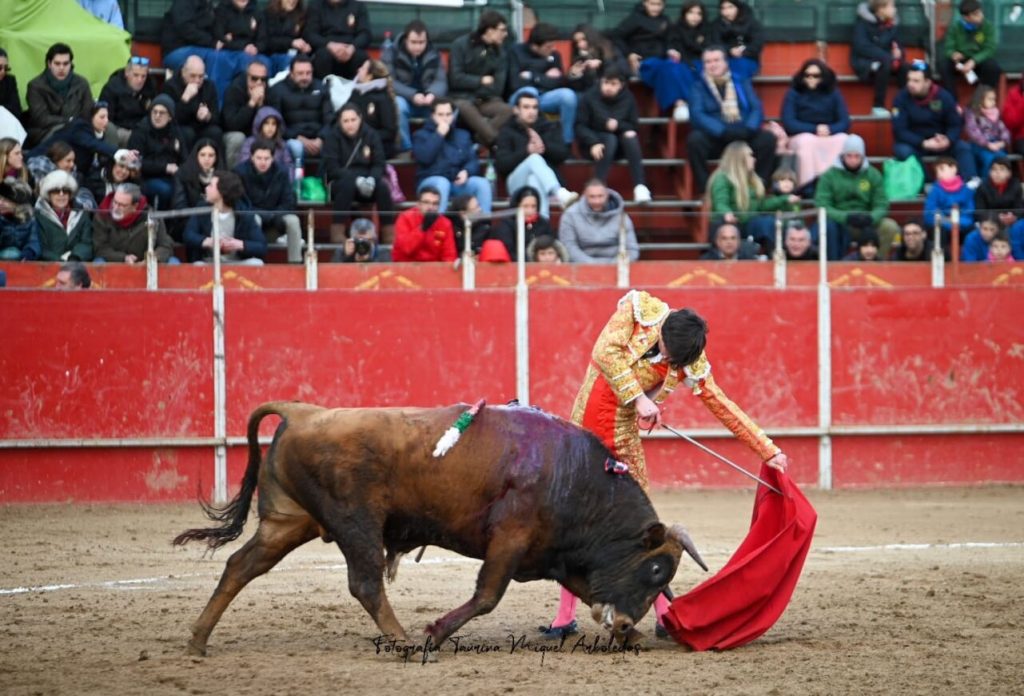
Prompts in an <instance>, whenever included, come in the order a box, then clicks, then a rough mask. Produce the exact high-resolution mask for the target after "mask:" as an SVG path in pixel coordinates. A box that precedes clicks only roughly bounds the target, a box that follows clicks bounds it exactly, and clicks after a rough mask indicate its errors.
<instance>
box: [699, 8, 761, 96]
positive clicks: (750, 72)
mask: <svg viewBox="0 0 1024 696" xmlns="http://www.w3.org/2000/svg"><path fill="white" fill-rule="evenodd" d="M708 34H709V36H708V43H709V44H715V45H718V46H722V47H724V48H725V50H726V51H727V52H728V55H729V70H731V71H732V72H733V73H735V74H736V75H738V76H739V77H741V78H743V79H750V78H752V77H753V76H754V75H756V74H757V73H758V72H760V70H761V48H762V47H763V46H764V34H763V31H762V29H761V25H760V24H759V23H758V21H757V20H756V19H754V10H752V9H751V7H750V5H748V4H747V3H745V2H741V0H721V2H719V3H718V16H717V17H716V18H715V20H714V21H713V22H712V23H711V28H710V31H709V32H708Z"/></svg>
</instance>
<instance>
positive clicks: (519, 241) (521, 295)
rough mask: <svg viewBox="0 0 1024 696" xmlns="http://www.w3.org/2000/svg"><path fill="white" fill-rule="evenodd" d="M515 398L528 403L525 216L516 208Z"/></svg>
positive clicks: (528, 330)
mask: <svg viewBox="0 0 1024 696" xmlns="http://www.w3.org/2000/svg"><path fill="white" fill-rule="evenodd" d="M516 253H517V254H518V255H519V256H518V259H519V260H518V261H517V263H516V267H517V270H518V277H517V279H516V398H517V399H519V403H520V404H522V405H523V406H529V405H530V302H529V299H530V298H529V295H528V294H527V287H526V216H525V215H524V214H523V209H522V208H518V209H517V210H516Z"/></svg>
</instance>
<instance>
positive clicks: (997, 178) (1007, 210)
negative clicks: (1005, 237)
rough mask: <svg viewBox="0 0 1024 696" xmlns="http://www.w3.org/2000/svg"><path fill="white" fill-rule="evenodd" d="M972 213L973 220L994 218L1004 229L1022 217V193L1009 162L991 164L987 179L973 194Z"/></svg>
mask: <svg viewBox="0 0 1024 696" xmlns="http://www.w3.org/2000/svg"><path fill="white" fill-rule="evenodd" d="M974 213H975V219H982V220H984V219H991V218H995V219H997V220H999V223H1000V224H1001V225H1002V226H1003V227H1004V228H1006V229H1009V228H1010V227H1011V226H1012V225H1013V224H1014V223H1015V222H1017V220H1018V219H1020V218H1021V217H1022V215H1024V191H1022V189H1021V183H1020V179H1018V178H1017V177H1016V175H1015V174H1014V173H1013V166H1012V165H1011V164H1010V160H1008V159H1006V158H1005V157H1000V158H999V159H996V160H995V161H993V162H992V166H991V167H989V170H988V178H987V179H985V181H984V182H982V184H981V186H979V187H978V190H977V191H975V192H974Z"/></svg>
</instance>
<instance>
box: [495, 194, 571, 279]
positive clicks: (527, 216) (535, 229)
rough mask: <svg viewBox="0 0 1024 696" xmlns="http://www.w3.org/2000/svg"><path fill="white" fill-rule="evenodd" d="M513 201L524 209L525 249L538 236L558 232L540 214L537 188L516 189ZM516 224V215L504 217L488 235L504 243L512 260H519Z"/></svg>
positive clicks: (551, 235)
mask: <svg viewBox="0 0 1024 696" xmlns="http://www.w3.org/2000/svg"><path fill="white" fill-rule="evenodd" d="M511 203H512V206H513V207H515V208H520V209H522V211H523V219H524V220H525V225H526V226H525V233H526V234H525V237H524V241H523V248H524V249H526V248H527V247H529V245H530V244H532V243H533V240H534V239H536V238H537V237H544V236H547V237H554V236H555V235H556V234H557V232H556V231H555V229H554V228H552V226H551V221H550V220H548V219H547V218H546V217H543V216H542V215H541V214H540V193H539V192H538V191H537V190H536V189H532V188H530V187H529V186H524V187H523V188H521V189H519V190H518V191H516V195H515V196H513V197H512V200H511ZM516 224H517V222H516V216H511V217H504V218H502V219H501V221H500V222H498V224H497V225H496V226H495V227H494V228H493V229H492V231H491V233H490V234H489V235H488V237H487V238H488V239H497V240H499V241H500V242H501V243H502V244H504V245H505V249H506V250H507V251H508V256H509V259H510V260H512V261H518V260H519V254H518V253H517V249H518V244H519V242H518V241H517V240H516V239H517V231H516ZM527 258H529V255H527Z"/></svg>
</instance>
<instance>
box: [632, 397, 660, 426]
mask: <svg viewBox="0 0 1024 696" xmlns="http://www.w3.org/2000/svg"><path fill="white" fill-rule="evenodd" d="M636 415H637V424H638V425H639V426H640V427H641V428H643V429H644V430H648V431H650V430H653V429H654V428H656V427H657V426H659V425H661V410H660V409H659V408H658V405H657V404H655V403H654V402H653V401H651V400H650V399H649V398H648V397H647V395H646V394H641V395H640V396H639V397H637V400H636Z"/></svg>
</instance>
